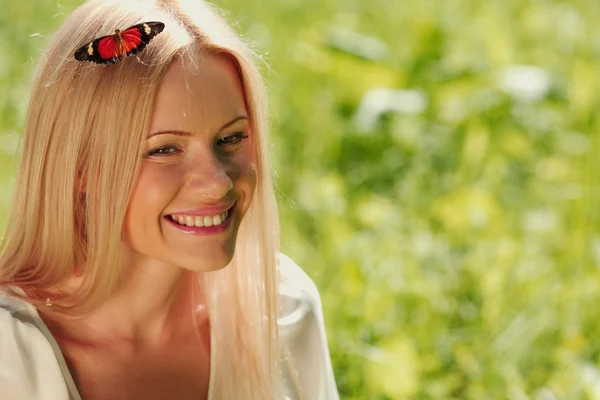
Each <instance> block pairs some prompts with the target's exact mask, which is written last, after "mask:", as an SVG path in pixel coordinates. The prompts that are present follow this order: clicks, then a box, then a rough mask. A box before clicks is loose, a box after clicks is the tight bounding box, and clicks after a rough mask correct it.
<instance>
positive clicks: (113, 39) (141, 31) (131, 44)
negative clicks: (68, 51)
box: [75, 22, 165, 65]
mask: <svg viewBox="0 0 600 400" xmlns="http://www.w3.org/2000/svg"><path fill="white" fill-rule="evenodd" d="M163 29H165V24H163V23H162V22H144V23H141V24H137V25H133V26H131V27H129V28H127V29H125V30H124V31H120V30H119V29H117V30H115V34H114V35H108V36H102V37H101V38H98V39H94V40H93V41H91V42H89V43H88V44H86V45H84V46H81V48H80V49H79V50H77V51H76V52H75V59H76V60H78V61H91V62H95V63H97V64H103V65H109V64H114V63H116V62H117V61H120V60H121V59H122V58H123V57H125V56H132V55H134V54H137V53H139V52H140V51H142V50H144V49H145V48H146V46H147V45H148V43H150V41H151V40H152V39H153V38H154V36H156V35H158V34H159V33H161V32H162V31H163Z"/></svg>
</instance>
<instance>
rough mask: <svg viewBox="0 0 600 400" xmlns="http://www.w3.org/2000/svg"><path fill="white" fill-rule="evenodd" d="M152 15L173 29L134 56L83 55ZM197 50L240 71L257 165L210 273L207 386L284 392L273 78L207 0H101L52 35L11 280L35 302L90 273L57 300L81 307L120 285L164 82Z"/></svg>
mask: <svg viewBox="0 0 600 400" xmlns="http://www.w3.org/2000/svg"><path fill="white" fill-rule="evenodd" d="M145 21H161V22H163V23H165V25H166V28H165V31H164V32H163V33H161V34H160V35H158V36H157V37H156V38H154V39H153V41H152V42H151V44H150V45H149V46H148V47H147V48H146V50H145V51H143V52H142V53H140V54H139V55H138V56H137V57H127V58H126V59H124V60H123V61H121V62H119V63H117V64H116V65H112V66H110V67H102V66H97V65H93V64H91V63H84V62H79V61H76V60H75V59H74V58H73V54H74V52H75V51H76V50H77V48H79V47H80V46H82V45H83V44H85V43H87V42H89V41H91V40H92V39H94V38H96V37H99V36H101V35H106V34H110V33H111V32H114V30H115V29H116V28H125V27H128V26H131V25H134V24H137V23H140V22H145ZM199 52H201V53H215V54H224V55H226V56H228V57H229V58H230V59H231V60H232V62H233V63H234V64H235V66H236V68H237V70H238V75H239V77H240V80H241V82H242V85H243V89H244V94H245V98H246V102H247V107H248V112H249V113H250V118H251V123H252V131H253V141H252V143H253V144H254V146H255V152H256V155H257V175H258V181H257V187H256V191H255V195H254V199H253V201H252V204H251V206H250V209H249V211H248V213H247V214H246V216H245V218H244V220H243V222H242V226H241V227H240V230H239V234H238V236H239V237H238V241H237V247H236V251H235V255H234V258H233V260H232V262H231V263H230V264H229V265H228V266H227V267H226V268H224V269H222V270H219V271H215V272H210V273H205V274H203V277H204V278H203V280H202V281H201V282H200V284H201V285H203V286H204V290H205V293H206V297H207V304H208V310H209V315H210V324H211V353H212V354H211V360H212V361H211V370H212V371H211V377H212V380H211V382H210V393H209V396H210V397H211V398H216V399H280V398H282V397H283V394H282V392H281V390H282V389H281V388H282V382H281V379H282V378H281V373H280V349H279V334H278V329H277V314H278V260H277V255H278V251H279V239H278V237H279V232H278V218H277V209H276V203H275V197H274V194H273V188H272V183H271V178H270V172H269V168H268V165H267V160H266V148H267V145H266V142H267V137H266V135H267V111H266V104H265V93H264V86H263V82H262V79H261V77H260V74H259V72H258V70H257V68H256V64H255V61H254V60H255V57H254V56H253V54H252V52H251V51H250V50H249V48H248V47H247V46H246V45H245V44H244V42H243V41H242V40H241V39H240V38H239V37H238V36H237V35H236V34H235V33H234V32H233V31H232V30H231V28H230V27H229V26H228V25H227V24H226V23H225V22H224V21H223V20H222V18H221V17H220V16H219V14H218V13H217V12H216V11H215V10H213V9H212V8H211V7H210V6H208V5H207V4H205V3H204V2H202V1H201V0H193V1H191V0H190V1H186V0H180V1H176V0H127V1H123V0H91V1H88V2H87V3H85V4H83V5H82V6H81V7H79V8H78V9H77V10H76V11H75V12H73V14H71V16H70V17H69V18H68V19H67V20H66V22H65V23H64V24H63V25H62V27H61V28H60V29H59V31H58V32H57V33H56V34H55V36H54V38H53V40H52V41H51V43H50V44H49V46H48V48H47V50H46V52H45V53H44V55H43V57H42V60H41V61H40V64H39V66H38V69H37V73H36V76H35V79H34V83H33V89H32V91H31V100H30V103H29V108H28V112H27V116H26V121H25V128H24V132H23V143H22V156H21V161H20V166H19V169H18V176H17V180H16V184H15V188H14V197H13V200H12V203H11V211H10V214H9V219H8V223H7V228H6V232H5V235H4V237H3V239H2V242H1V243H0V246H1V247H0V250H1V252H2V253H1V254H2V255H1V257H0V286H1V287H5V288H6V287H9V286H16V287H19V288H21V289H24V290H26V291H28V293H40V295H39V296H30V297H29V298H28V299H27V301H28V302H30V303H32V304H33V305H35V306H37V307H41V306H42V304H43V301H44V299H45V297H44V296H43V293H45V292H46V291H50V290H53V289H54V288H56V287H57V286H59V285H60V283H61V282H64V281H65V280H66V279H68V278H69V277H71V276H73V275H80V276H81V278H82V282H83V283H82V285H81V287H80V288H79V290H78V291H77V292H76V293H74V294H69V295H68V296H67V295H64V296H63V297H62V298H61V297H59V298H57V299H56V301H55V303H56V304H55V307H54V308H55V309H56V308H57V307H58V309H60V310H61V311H62V312H65V313H73V314H77V313H80V312H84V311H86V310H88V311H89V310H91V309H93V308H94V307H96V306H98V305H99V304H100V303H101V302H102V301H103V300H104V299H106V298H107V296H109V295H110V294H111V293H112V291H113V290H114V288H115V285H116V284H117V282H118V278H119V276H120V272H121V271H122V266H121V258H120V254H121V253H120V246H121V232H122V228H123V221H124V217H125V212H126V209H127V205H128V203H129V199H130V197H131V195H132V191H133V188H134V185H135V182H136V179H137V175H138V170H139V167H140V162H141V158H142V157H141V156H142V150H143V141H144V138H145V135H146V133H147V130H148V124H149V120H150V114H151V111H152V107H153V101H154V97H155V94H156V92H157V89H158V86H159V84H160V82H161V79H162V77H163V76H164V74H165V72H166V70H167V68H168V66H169V65H170V64H171V63H172V62H174V60H177V59H180V58H181V57H185V56H186V55H190V54H198V53H199ZM82 182H85V188H86V189H85V193H83V192H82ZM81 266H83V267H81ZM80 267H81V268H80Z"/></svg>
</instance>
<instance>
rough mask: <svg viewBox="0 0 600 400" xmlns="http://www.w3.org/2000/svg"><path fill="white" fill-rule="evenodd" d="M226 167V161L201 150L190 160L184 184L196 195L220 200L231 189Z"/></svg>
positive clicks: (231, 184)
mask: <svg viewBox="0 0 600 400" xmlns="http://www.w3.org/2000/svg"><path fill="white" fill-rule="evenodd" d="M227 169H228V168H227V165H226V163H224V162H223V161H222V160H220V159H219V158H218V157H217V155H216V154H214V152H210V153H209V152H203V153H202V155H198V156H197V157H194V158H193V159H191V160H190V165H189V166H188V173H187V174H186V175H187V179H186V186H187V187H188V190H190V191H193V192H194V194H195V195H196V196H199V197H202V198H205V199H207V200H220V199H222V198H223V197H225V195H226V194H227V193H229V191H230V190H231V189H233V181H232V179H231V177H230V176H229V174H228V171H227Z"/></svg>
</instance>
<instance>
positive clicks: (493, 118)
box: [0, 0, 600, 400]
mask: <svg viewBox="0 0 600 400" xmlns="http://www.w3.org/2000/svg"><path fill="white" fill-rule="evenodd" d="M77 3H78V2H77V1H73V0H69V1H67V0H61V1H60V2H56V1H49V0H37V1H35V2H33V1H32V0H23V1H19V2H14V1H8V0H0V8H1V9H2V10H4V12H3V13H0V91H1V92H2V94H3V95H2V96H0V165H2V168H0V185H2V189H3V190H1V191H0V193H1V195H0V206H2V209H3V210H5V209H6V205H7V204H8V198H9V197H8V193H9V191H10V184H11V179H12V176H13V174H14V166H13V163H14V154H15V151H16V147H17V144H18V135H19V132H20V129H21V126H22V122H23V113H24V106H25V102H26V100H27V92H28V85H29V82H30V73H31V70H32V68H33V67H34V65H35V61H36V60H37V59H38V57H39V54H40V51H41V49H42V48H43V47H44V44H45V43H46V42H47V40H48V38H49V35H50V34H51V32H52V31H53V30H54V29H56V28H57V27H58V26H59V24H60V22H61V21H62V19H63V18H64V15H65V13H68V12H69V11H70V10H72V9H73V7H74V6H75V5H76V4H77ZM216 4H217V5H218V6H220V7H222V8H224V9H226V10H228V11H227V15H226V16H227V19H228V20H229V21H230V22H234V23H235V27H236V29H238V30H239V31H240V32H242V33H244V34H245V35H246V36H247V38H248V39H249V40H250V41H251V42H253V43H254V45H255V47H256V48H257V49H258V50H259V51H260V52H261V53H262V54H263V57H264V59H265V61H266V62H267V63H268V64H269V65H270V69H265V73H266V77H267V80H268V83H269V87H270V91H271V96H272V117H273V118H272V120H273V128H274V129H273V146H272V157H273V159H274V166H275V169H276V174H277V176H276V185H277V193H278V196H279V200H280V204H281V215H282V225H283V226H282V228H283V232H282V245H283V250H284V252H286V253H288V254H289V255H290V256H291V257H292V258H294V259H295V260H296V261H297V262H298V263H299V264H300V265H301V266H303V267H304V268H305V269H306V270H307V271H308V272H309V274H310V275H311V276H312V277H313V279H314V280H315V282H316V283H317V285H318V287H319V289H320V291H321V295H322V298H323V305H324V309H325V314H326V323H327V331H328V338H329V345H330V350H331V354H332V359H333V363H334V369H335V373H336V377H337V381H338V387H339V391H340V394H341V396H342V398H344V399H379V400H384V399H478V400H479V399H511V400H521V399H536V400H551V399H600V341H599V340H598V337H599V335H600V325H599V323H598V321H600V308H599V307H598V306H597V303H598V298H599V295H598V293H599V278H600V273H599V267H600V235H599V231H598V222H599V214H598V207H597V201H598V198H599V190H598V187H599V186H598V178H599V176H600V173H599V172H600V162H599V157H598V154H599V150H600V136H599V134H598V128H599V125H600V120H599V118H598V117H597V115H596V110H597V109H598V105H599V93H600V92H599V90H598V89H599V78H598V72H599V71H600V69H599V67H600V63H599V62H598V59H599V58H598V57H599V56H600V28H599V26H598V24H596V17H597V16H598V15H600V3H598V2H597V1H594V0H578V1H550V0H533V1H528V2H523V1H520V0H504V1H499V0H489V1H476V0H471V1H469V0H446V1H441V0H420V1H418V2H410V1H400V0H371V1H368V2H365V1H361V0H345V1H342V0H329V1H326V2H324V1H316V0H304V1H300V0H284V1H283V0H282V1H275V0H269V1H267V0H259V1H253V2H248V1H242V0H228V1H224V0H221V1H218V2H217V3H216ZM357 34H359V35H364V36H365V37H366V38H364V39H361V38H360V36H356V35H357ZM519 65H530V66H536V67H538V68H537V69H529V70H526V72H523V69H519V68H517V66H519ZM527 71H529V72H527ZM540 79H541V83H540V82H539V81H540ZM544 79H545V80H544ZM536 82H538V83H537V86H536ZM376 87H385V88H391V89H403V90H405V91H403V92H401V93H402V96H404V97H398V98H397V100H396V102H395V103H394V106H398V107H396V110H397V111H396V112H385V113H382V114H381V115H379V114H378V113H377V112H375V111H373V110H371V111H369V112H367V113H366V114H365V115H366V116H367V117H369V118H368V119H367V121H370V122H369V123H367V124H366V125H364V126H362V125H358V124H357V119H356V118H357V114H360V110H361V106H360V105H361V101H362V100H363V99H365V95H366V94H367V93H368V92H369V90H371V89H372V88H376ZM536 87H537V89H536ZM406 90H410V91H406ZM536 90H537V92H536ZM371 93H372V94H373V92H371ZM373 99H375V101H376V102H377V101H379V102H382V101H383V100H382V99H381V98H380V97H377V96H375V97H373ZM403 99H404V100H403ZM400 103H402V104H400ZM362 104H363V105H364V104H366V103H362ZM367 111H368V110H367ZM3 215H5V211H4V214H3ZM3 220H4V218H3V219H2V221H3Z"/></svg>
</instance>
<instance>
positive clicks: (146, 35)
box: [121, 21, 165, 56]
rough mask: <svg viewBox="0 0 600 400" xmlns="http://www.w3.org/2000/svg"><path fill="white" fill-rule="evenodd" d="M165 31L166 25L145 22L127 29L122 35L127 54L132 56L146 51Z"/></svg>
mask: <svg viewBox="0 0 600 400" xmlns="http://www.w3.org/2000/svg"><path fill="white" fill-rule="evenodd" d="M164 29H165V24H163V23H162V22H156V21H153V22H144V23H141V24H137V25H134V26H132V27H129V28H127V29H125V30H124V31H123V33H122V34H121V35H122V37H123V43H124V44H125V46H124V47H125V53H126V54H127V55H128V56H132V55H134V54H137V53H139V52H140V51H142V50H144V49H145V48H146V46H147V45H148V43H150V41H151V40H152V39H154V37H155V36H156V35H158V34H159V33H161V32H162V31H163V30H164Z"/></svg>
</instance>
